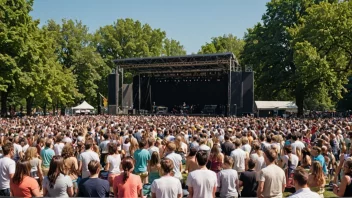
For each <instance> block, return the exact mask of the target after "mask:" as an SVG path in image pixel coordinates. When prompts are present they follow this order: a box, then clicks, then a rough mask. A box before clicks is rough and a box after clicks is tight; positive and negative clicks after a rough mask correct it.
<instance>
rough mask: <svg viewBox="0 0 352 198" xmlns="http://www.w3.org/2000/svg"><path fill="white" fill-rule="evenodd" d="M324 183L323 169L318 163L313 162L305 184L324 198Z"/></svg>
mask: <svg viewBox="0 0 352 198" xmlns="http://www.w3.org/2000/svg"><path fill="white" fill-rule="evenodd" d="M325 183H326V181H325V176H324V173H323V167H322V166H321V164H320V163H319V162H317V161H314V162H313V164H312V167H311V169H310V174H309V177H308V183H307V184H308V186H309V188H310V189H311V190H312V191H314V192H316V193H318V194H319V195H320V196H321V197H324V191H325V189H324V187H325Z"/></svg>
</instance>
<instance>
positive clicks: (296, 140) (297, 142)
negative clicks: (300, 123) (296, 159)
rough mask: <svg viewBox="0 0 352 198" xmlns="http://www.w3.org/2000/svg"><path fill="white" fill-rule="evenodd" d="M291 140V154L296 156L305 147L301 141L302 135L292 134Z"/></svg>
mask: <svg viewBox="0 0 352 198" xmlns="http://www.w3.org/2000/svg"><path fill="white" fill-rule="evenodd" d="M291 138H292V140H293V143H292V144H291V147H292V148H291V150H292V154H298V153H297V151H298V152H299V153H302V149H303V148H304V147H305V145H304V143H303V142H302V141H301V138H302V134H301V133H298V132H297V133H294V134H292V135H291Z"/></svg>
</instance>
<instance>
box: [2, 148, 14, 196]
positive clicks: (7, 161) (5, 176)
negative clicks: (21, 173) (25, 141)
mask: <svg viewBox="0 0 352 198" xmlns="http://www.w3.org/2000/svg"><path fill="white" fill-rule="evenodd" d="M2 152H3V157H2V158H1V159H0V196H10V180H11V179H12V177H13V175H14V174H15V169H16V163H15V161H14V160H13V159H12V158H13V156H14V147H13V144H12V143H6V144H5V145H4V146H2Z"/></svg>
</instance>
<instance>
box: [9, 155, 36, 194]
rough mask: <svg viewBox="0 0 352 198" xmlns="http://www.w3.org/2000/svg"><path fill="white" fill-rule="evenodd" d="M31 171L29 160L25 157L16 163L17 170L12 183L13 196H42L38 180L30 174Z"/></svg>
mask: <svg viewBox="0 0 352 198" xmlns="http://www.w3.org/2000/svg"><path fill="white" fill-rule="evenodd" d="M30 171H31V164H30V162H29V161H27V160H24V159H23V160H20V161H18V162H17V163H16V171H15V174H14V176H13V178H12V179H11V183H10V189H11V194H12V196H13V197H41V193H40V188H39V185H38V182H37V180H35V179H34V178H32V177H31V176H30V174H31V173H30Z"/></svg>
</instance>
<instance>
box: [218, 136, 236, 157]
mask: <svg viewBox="0 0 352 198" xmlns="http://www.w3.org/2000/svg"><path fill="white" fill-rule="evenodd" d="M224 139H225V142H224V143H223V144H222V145H221V151H222V152H223V153H224V155H226V156H230V155H231V152H232V151H233V150H234V148H235V145H234V144H233V143H232V142H231V141H230V134H228V133H226V134H225V137H224Z"/></svg>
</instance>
